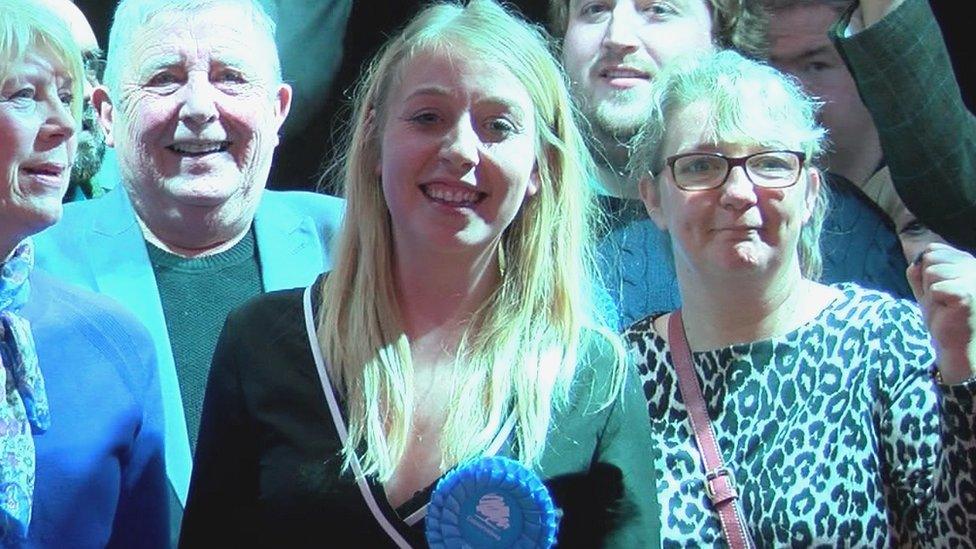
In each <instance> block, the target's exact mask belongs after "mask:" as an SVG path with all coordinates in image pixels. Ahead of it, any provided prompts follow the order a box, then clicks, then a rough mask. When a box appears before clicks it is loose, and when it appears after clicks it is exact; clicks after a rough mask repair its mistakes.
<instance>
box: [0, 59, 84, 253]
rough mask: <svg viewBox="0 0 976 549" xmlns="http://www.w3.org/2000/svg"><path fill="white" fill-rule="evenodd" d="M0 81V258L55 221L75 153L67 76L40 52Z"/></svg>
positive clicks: (13, 65)
mask: <svg viewBox="0 0 976 549" xmlns="http://www.w3.org/2000/svg"><path fill="white" fill-rule="evenodd" d="M4 72H5V76H4V79H3V82H0V136H2V138H0V260H2V259H3V257H5V256H6V253H9V252H10V250H11V249H12V247H13V246H16V245H17V243H19V242H20V240H22V239H23V238H25V237H27V236H30V235H32V234H34V233H37V232H39V231H41V230H42V229H44V228H46V227H48V226H50V225H53V224H54V223H55V222H57V220H58V219H59V218H60V217H61V197H62V196H63V195H64V192H65V190H66V189H67V187H68V177H69V172H70V167H71V162H72V161H73V160H74V154H75V145H76V143H75V138H74V131H75V121H74V119H73V118H72V116H71V111H70V107H69V105H70V103H71V96H72V85H71V78H70V76H69V75H68V72H67V71H66V70H65V68H64V66H63V65H62V63H61V62H60V61H58V60H57V58H56V56H54V55H53V54H52V53H51V52H50V51H48V50H47V49H46V48H40V49H35V50H34V51H32V52H29V53H27V55H25V56H24V58H23V59H21V60H19V61H15V62H13V63H11V64H10V65H8V66H7V67H6V68H5V71H4Z"/></svg>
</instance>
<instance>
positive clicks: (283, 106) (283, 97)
mask: <svg viewBox="0 0 976 549" xmlns="http://www.w3.org/2000/svg"><path fill="white" fill-rule="evenodd" d="M291 99H292V91H291V86H289V85H288V84H285V83H281V84H279V85H278V92H277V93H275V96H274V117H275V125H276V127H275V131H276V132H277V131H280V130H281V125H282V124H284V123H285V119H286V118H288V113H289V112H291ZM277 144H278V143H277V142H276V143H275V145H277Z"/></svg>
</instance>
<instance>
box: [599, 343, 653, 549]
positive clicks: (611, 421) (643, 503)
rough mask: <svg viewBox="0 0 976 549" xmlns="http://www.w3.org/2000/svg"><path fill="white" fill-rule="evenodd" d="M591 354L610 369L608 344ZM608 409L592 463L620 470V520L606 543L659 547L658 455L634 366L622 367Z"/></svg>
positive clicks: (610, 360)
mask: <svg viewBox="0 0 976 549" xmlns="http://www.w3.org/2000/svg"><path fill="white" fill-rule="evenodd" d="M591 357H593V359H595V360H599V361H601V362H604V363H605V364H606V366H604V367H600V368H598V371H602V372H610V371H611V367H612V366H611V365H612V364H614V363H615V362H616V358H615V357H614V356H613V354H612V350H611V349H610V347H609V345H605V346H603V347H602V348H601V349H599V350H598V351H597V352H596V353H591ZM608 378H609V376H605V379H607V380H608ZM597 385H599V383H598V384H597ZM609 412H610V413H609V414H608V416H607V422H606V425H605V427H604V429H603V432H602V433H601V434H600V440H599V444H598V450H597V452H598V454H597V455H596V456H595V461H596V466H597V467H601V466H605V465H611V466H612V467H613V468H614V469H619V471H620V472H621V474H622V480H623V494H622V498H621V499H620V507H621V508H620V509H618V510H617V511H618V514H619V516H620V517H621V518H622V520H621V521H620V523H619V528H617V529H616V530H615V531H614V532H612V533H611V535H610V536H609V538H608V539H607V542H606V546H607V547H658V546H660V532H661V522H660V521H661V508H660V505H659V503H658V501H657V488H656V487H657V463H658V458H657V455H656V453H655V450H654V449H653V448H652V446H651V432H650V420H649V419H648V416H647V407H646V405H645V401H644V397H643V394H642V392H641V384H640V380H639V379H638V378H637V371H636V370H635V369H634V368H627V370H626V375H625V382H624V387H623V390H622V392H621V395H620V397H619V398H618V399H617V401H616V402H614V403H613V404H612V405H611V408H610V411H609Z"/></svg>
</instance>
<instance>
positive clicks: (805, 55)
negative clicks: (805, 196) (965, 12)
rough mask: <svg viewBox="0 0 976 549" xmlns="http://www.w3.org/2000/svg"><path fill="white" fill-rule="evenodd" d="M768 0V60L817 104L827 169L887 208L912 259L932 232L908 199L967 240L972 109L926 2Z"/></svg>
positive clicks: (973, 212) (973, 231) (974, 213)
mask: <svg viewBox="0 0 976 549" xmlns="http://www.w3.org/2000/svg"><path fill="white" fill-rule="evenodd" d="M766 2H767V5H768V6H769V8H770V10H771V21H770V30H769V37H770V54H771V61H772V63H773V65H775V66H776V67H777V68H779V69H781V70H783V71H784V72H788V73H790V74H792V75H794V76H796V77H797V78H798V79H799V80H800V82H802V83H803V86H804V87H805V88H806V89H807V90H808V91H809V92H810V93H812V94H814V95H816V96H817V97H819V98H821V99H822V100H823V101H824V108H823V112H822V120H823V123H824V125H825V126H826V127H827V128H828V130H829V131H830V136H831V141H832V150H831V154H830V157H829V159H828V160H829V162H830V167H831V170H832V171H834V172H837V173H839V174H841V175H843V176H845V177H847V178H848V179H849V180H851V181H853V182H854V183H855V184H857V185H858V186H860V187H861V188H862V189H863V190H864V191H865V193H867V194H868V195H869V196H870V197H871V198H872V199H874V200H876V201H877V202H878V203H879V205H881V207H882V208H883V209H884V210H885V211H886V212H887V213H888V214H889V215H891V217H892V220H893V221H894V222H895V225H896V229H897V230H898V235H899V238H900V239H901V241H902V245H903V247H904V248H905V252H906V254H908V255H909V257H914V256H915V255H917V254H918V252H919V251H920V250H921V248H923V247H924V245H925V243H927V242H929V241H939V240H941V237H940V236H938V235H936V234H935V233H934V232H932V231H930V230H928V229H927V228H926V227H924V226H923V225H921V224H920V223H918V222H915V214H914V213H913V212H910V211H909V208H910V209H912V210H917V213H918V215H919V217H920V218H921V220H922V221H923V222H925V223H927V224H929V225H931V226H932V227H934V228H936V230H937V232H939V233H942V235H943V236H945V237H946V238H947V239H949V240H951V241H952V242H953V244H955V245H957V246H961V247H964V248H970V249H973V248H976V223H973V219H974V218H976V147H974V146H973V140H974V139H976V117H974V116H973V115H972V114H971V113H970V112H968V111H967V110H966V106H965V104H964V103H963V101H962V97H961V94H960V91H959V86H958V84H957V83H956V79H955V78H954V75H953V72H952V66H951V64H950V62H949V57H948V54H947V52H946V49H945V44H944V42H943V40H942V36H941V33H940V31H939V26H938V24H937V22H936V20H935V17H934V16H933V14H932V12H931V9H930V8H929V6H928V3H927V2H926V1H925V0H861V2H860V3H858V2H851V0H766ZM837 22H839V23H840V24H836V25H835V23H837ZM831 27H833V29H831ZM862 27H863V29H862ZM828 31H829V32H828ZM889 168H890V171H889ZM892 185H894V186H896V187H897V189H898V194H895V193H893V192H890V188H891V186H892ZM899 195H903V196H899ZM902 199H904V201H905V202H907V203H909V207H908V208H906V206H905V204H903V203H902Z"/></svg>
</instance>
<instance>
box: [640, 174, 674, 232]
mask: <svg viewBox="0 0 976 549" xmlns="http://www.w3.org/2000/svg"><path fill="white" fill-rule="evenodd" d="M637 189H638V190H639V191H640V196H641V200H642V201H643V202H644V208H646V209H647V215H649V216H651V221H653V222H654V224H655V225H657V227H658V228H659V229H661V230H662V231H666V230H667V229H668V225H667V222H666V220H665V218H664V214H663V213H662V212H661V192H660V189H658V183H657V181H655V180H654V176H653V175H651V174H650V173H646V174H644V175H643V176H642V177H641V178H640V181H638V182H637Z"/></svg>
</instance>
